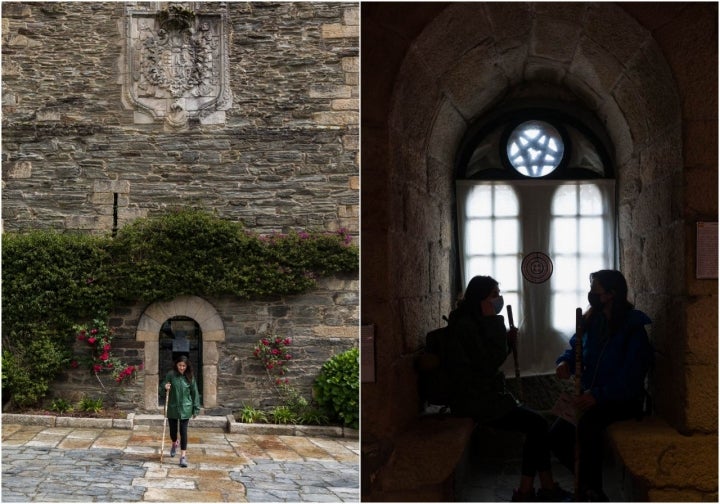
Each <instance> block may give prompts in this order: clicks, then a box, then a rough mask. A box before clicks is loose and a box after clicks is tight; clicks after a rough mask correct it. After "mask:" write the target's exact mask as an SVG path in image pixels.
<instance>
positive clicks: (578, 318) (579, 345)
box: [575, 308, 583, 501]
mask: <svg viewBox="0 0 720 504" xmlns="http://www.w3.org/2000/svg"><path fill="white" fill-rule="evenodd" d="M582 339H583V320H582V308H578V309H576V310H575V395H576V396H577V397H580V396H581V395H582V393H583V390H582V354H583V342H582ZM579 419H580V411H579V410H576V412H575V500H576V501H579V500H580V431H579V429H578V426H579V423H580V422H579Z"/></svg>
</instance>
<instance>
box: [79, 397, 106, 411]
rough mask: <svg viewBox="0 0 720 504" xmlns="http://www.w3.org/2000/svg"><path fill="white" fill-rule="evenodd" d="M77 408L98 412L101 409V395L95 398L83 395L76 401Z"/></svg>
mask: <svg viewBox="0 0 720 504" xmlns="http://www.w3.org/2000/svg"><path fill="white" fill-rule="evenodd" d="M78 409H79V410H80V411H86V412H89V413H100V412H101V411H102V409H103V400H102V397H99V398H97V399H91V398H90V397H83V398H82V399H81V400H80V402H79V403H78Z"/></svg>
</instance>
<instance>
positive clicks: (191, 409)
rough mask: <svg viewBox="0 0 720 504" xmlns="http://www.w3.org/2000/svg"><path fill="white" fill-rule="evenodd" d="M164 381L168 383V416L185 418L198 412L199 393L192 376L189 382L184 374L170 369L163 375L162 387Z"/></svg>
mask: <svg viewBox="0 0 720 504" xmlns="http://www.w3.org/2000/svg"><path fill="white" fill-rule="evenodd" d="M166 383H169V384H170V397H169V398H168V404H167V417H168V418H173V419H175V418H178V419H180V420H185V419H188V418H190V417H193V416H195V415H197V414H198V413H199V412H200V394H199V393H198V388H197V382H196V381H195V378H194V377H193V380H192V383H189V382H188V381H187V379H186V378H185V376H184V375H181V374H180V373H178V372H177V371H175V370H172V371H170V372H169V373H168V374H167V375H165V379H164V380H163V382H162V387H163V388H164V387H165V384H166Z"/></svg>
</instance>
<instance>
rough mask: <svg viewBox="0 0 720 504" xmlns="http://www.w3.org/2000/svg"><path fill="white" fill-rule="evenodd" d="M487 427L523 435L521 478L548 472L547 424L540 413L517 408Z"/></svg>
mask: <svg viewBox="0 0 720 504" xmlns="http://www.w3.org/2000/svg"><path fill="white" fill-rule="evenodd" d="M488 425H490V426H491V427H494V428H496V429H501V430H507V431H513V432H522V433H524V434H525V444H524V445H523V458H522V468H521V471H522V475H523V476H530V477H535V475H536V474H537V473H538V472H542V471H549V470H550V439H549V437H548V423H547V421H546V420H545V418H543V416H542V415H541V414H540V413H538V412H537V411H533V410H531V409H528V408H524V407H522V406H518V407H517V408H514V409H512V410H511V411H510V412H509V413H508V414H507V415H505V416H504V417H502V418H499V419H498V420H494V421H493V422H490V423H489V424H488Z"/></svg>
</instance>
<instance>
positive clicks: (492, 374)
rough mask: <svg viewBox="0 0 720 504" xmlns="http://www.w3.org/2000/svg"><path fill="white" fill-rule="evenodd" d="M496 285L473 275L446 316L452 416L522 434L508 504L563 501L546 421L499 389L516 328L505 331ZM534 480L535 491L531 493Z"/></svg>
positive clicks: (513, 343) (503, 388) (494, 281)
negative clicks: (519, 461)
mask: <svg viewBox="0 0 720 504" xmlns="http://www.w3.org/2000/svg"><path fill="white" fill-rule="evenodd" d="M502 307H503V298H502V296H500V289H499V288H498V282H497V281H496V280H494V279H493V278H491V277H489V276H476V277H474V278H473V279H472V280H470V283H469V284H468V286H467V289H466V290H465V294H464V296H463V299H462V301H461V302H460V305H459V306H458V308H457V309H456V310H454V311H453V312H452V313H450V317H449V325H448V329H449V338H450V342H449V344H448V350H449V351H448V355H447V357H446V362H445V363H444V365H445V366H446V370H447V372H448V373H449V375H450V377H451V379H452V383H453V392H452V394H451V399H450V409H451V411H452V413H453V414H456V415H461V416H469V417H472V418H473V419H475V420H476V421H477V422H479V423H482V424H485V425H489V426H491V427H494V428H497V429H503V430H509V431H517V432H522V433H524V434H525V436H526V437H525V444H524V446H523V459H522V466H521V477H520V486H519V487H518V489H517V490H515V491H514V492H513V496H512V500H513V501H514V502H524V501H547V502H557V501H563V500H567V499H568V498H569V497H570V494H569V493H568V492H566V491H564V490H563V489H561V488H560V487H559V485H558V484H557V483H556V482H555V481H554V480H553V476H552V472H551V470H550V441H549V437H548V427H549V426H548V423H547V422H546V421H545V419H544V418H543V417H542V416H541V415H540V414H539V413H537V412H536V411H533V410H530V409H528V408H525V407H523V406H519V405H518V403H517V401H516V400H515V398H514V397H513V396H512V395H511V394H510V393H509V392H508V391H507V390H506V388H505V376H504V374H503V373H502V371H500V366H501V365H502V364H503V362H505V359H507V357H508V355H509V354H510V352H511V351H512V346H513V345H515V343H516V340H517V329H511V330H510V331H506V329H505V322H504V319H503V317H502V316H500V315H498V314H499V313H500V310H502ZM535 476H538V478H539V481H540V489H539V490H538V491H537V494H536V493H535V488H534V480H535Z"/></svg>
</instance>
